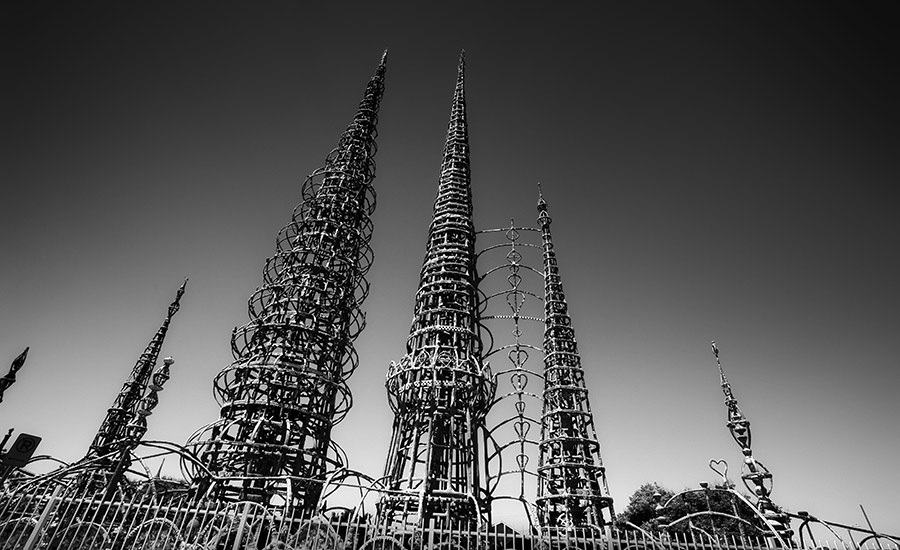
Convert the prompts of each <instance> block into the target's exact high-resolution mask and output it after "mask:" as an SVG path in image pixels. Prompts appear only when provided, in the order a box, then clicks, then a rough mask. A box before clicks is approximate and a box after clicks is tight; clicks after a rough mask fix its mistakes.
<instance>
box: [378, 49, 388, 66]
mask: <svg viewBox="0 0 900 550" xmlns="http://www.w3.org/2000/svg"><path fill="white" fill-rule="evenodd" d="M387 53H388V51H387V48H385V49H384V53H382V54H381V62H380V63H378V65H379V66H381V67H384V66H385V65H386V64H387Z"/></svg>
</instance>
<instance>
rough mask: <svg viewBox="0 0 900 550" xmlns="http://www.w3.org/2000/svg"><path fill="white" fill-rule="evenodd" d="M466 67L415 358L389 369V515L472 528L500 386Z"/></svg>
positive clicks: (419, 301)
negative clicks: (483, 270) (480, 269)
mask: <svg viewBox="0 0 900 550" xmlns="http://www.w3.org/2000/svg"><path fill="white" fill-rule="evenodd" d="M464 73H465V63H464V59H463V58H462V57H461V58H460V64H459V68H458V71H457V81H456V89H455V91H454V96H453V102H452V105H451V113H450V123H449V126H448V130H447V141H446V144H445V146H444V156H443V162H442V164H441V176H440V182H439V185H438V194H437V198H436V199H435V203H434V213H433V219H432V222H431V227H430V228H429V232H428V242H427V244H426V252H425V260H424V262H423V266H422V272H421V276H420V282H419V289H418V292H417V293H416V302H415V310H414V312H413V322H412V326H411V328H410V334H409V338H408V339H407V343H406V355H405V356H404V357H403V358H402V359H401V360H400V361H399V362H398V363H393V364H391V366H390V368H389V370H388V376H387V382H386V385H387V389H388V394H389V399H390V403H391V408H392V409H393V411H394V426H393V434H392V438H391V444H390V447H389V450H388V458H387V464H386V466H385V477H386V479H387V481H386V484H387V486H388V491H386V492H385V494H384V496H383V497H382V500H381V501H380V503H379V518H380V520H381V521H385V522H408V521H409V522H411V521H417V522H428V521H431V520H437V521H439V522H443V523H448V524H456V525H462V524H466V523H470V522H475V521H477V520H478V519H479V518H480V517H481V516H482V515H483V514H484V513H485V511H486V508H487V493H486V490H485V488H484V481H483V480H484V477H485V476H484V474H485V468H486V464H485V463H486V460H485V458H484V456H482V454H483V453H481V452H480V451H482V450H483V446H482V442H481V441H480V440H481V439H482V438H483V437H484V418H485V415H486V414H487V410H488V407H489V404H490V402H491V401H492V399H493V395H494V392H495V390H496V388H495V386H494V383H493V380H492V377H491V375H490V371H489V369H488V367H487V365H484V364H483V363H482V360H481V351H482V342H481V338H480V326H479V321H478V306H479V302H478V290H477V287H476V281H477V280H478V277H477V274H476V272H475V231H474V227H473V224H472V197H471V189H470V187H469V144H468V130H467V126H466V108H465V107H466V105H465V89H464Z"/></svg>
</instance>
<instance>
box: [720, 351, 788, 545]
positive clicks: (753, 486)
mask: <svg viewBox="0 0 900 550" xmlns="http://www.w3.org/2000/svg"><path fill="white" fill-rule="evenodd" d="M711 346H712V352H713V355H715V356H716V366H718V367H719V381H720V384H721V385H722V393H723V394H725V407H726V409H727V411H728V422H726V424H725V425H726V426H727V427H728V431H729V432H730V433H731V437H732V438H733V439H734V441H735V443H737V444H738V446H739V447H740V448H741V453H742V454H743V455H744V464H743V465H742V467H741V480H742V481H743V482H744V486H745V487H746V488H747V490H748V491H750V492H752V493H753V495H754V497H755V498H756V503H755V504H756V508H757V509H758V510H759V512H760V513H761V514H762V515H763V516H764V517H765V518H766V523H767V524H768V526H769V527H770V528H771V529H772V530H773V531H775V532H776V533H778V536H779V537H781V539H782V541H781V542H782V543H783V544H784V545H787V546H788V547H789V546H791V545H792V542H791V537H792V536H793V534H794V532H793V531H792V530H791V520H790V518H789V517H788V516H787V514H785V513H784V512H782V511H781V509H779V508H778V506H776V505H775V503H774V502H772V499H771V494H772V473H771V472H769V469H768V468H766V467H765V465H764V464H763V463H762V462H760V461H758V460H756V459H755V458H753V450H752V449H751V448H750V443H751V441H752V437H751V432H750V420H749V419H748V418H747V417H746V416H744V413H743V412H742V411H741V408H740V407H739V406H738V401H737V398H735V396H734V391H733V390H732V389H731V384H730V383H729V382H728V379H727V378H725V370H724V369H723V368H722V362H721V361H720V360H719V348H718V346H716V343H715V342H712V343H711Z"/></svg>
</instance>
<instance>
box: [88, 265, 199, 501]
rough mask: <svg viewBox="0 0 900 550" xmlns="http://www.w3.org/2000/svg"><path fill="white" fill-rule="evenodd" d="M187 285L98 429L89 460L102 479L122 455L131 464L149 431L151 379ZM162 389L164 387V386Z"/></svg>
mask: <svg viewBox="0 0 900 550" xmlns="http://www.w3.org/2000/svg"><path fill="white" fill-rule="evenodd" d="M187 282H188V280H187V279H185V280H184V282H183V283H182V284H181V287H180V288H179V289H178V292H177V293H176V294H175V300H174V301H173V302H172V303H171V304H170V305H169V309H168V311H167V312H166V318H165V319H164V320H163V322H162V325H161V326H160V327H159V330H157V331H156V334H154V335H153V338H151V339H150V343H149V344H147V348H146V349H144V353H142V354H141V356H140V357H139V358H138V360H137V363H135V365H134V368H132V369H131V374H130V375H129V377H128V379H127V380H126V381H125V384H124V385H123V386H122V389H121V390H120V391H119V394H118V395H117V396H116V399H115V401H114V402H113V405H112V407H110V408H109V410H108V411H107V413H106V417H105V418H104V419H103V423H102V424H101V425H100V429H99V430H97V434H96V435H95V436H94V440H93V442H91V446H90V448H89V449H88V452H87V455H86V457H85V458H86V459H96V460H94V461H93V462H92V466H91V469H92V470H93V471H94V472H95V473H99V474H100V475H101V477H102V476H103V475H107V474H112V473H113V472H114V471H115V470H116V465H117V464H118V463H119V462H120V457H121V456H125V457H126V458H125V459H124V461H125V462H128V463H130V458H127V455H128V454H129V453H130V452H131V451H132V450H133V449H134V448H135V447H136V446H137V444H138V443H140V440H141V438H142V437H143V435H144V433H145V432H146V430H147V427H146V419H145V418H144V417H145V416H147V415H148V414H149V412H150V411H151V410H152V409H153V406H155V405H156V403H155V402H153V404H152V406H150V407H149V409H148V408H147V405H148V403H145V402H144V399H145V398H146V397H147V396H148V395H149V394H148V393H147V388H148V387H150V386H152V385H153V384H152V382H153V380H152V378H151V376H152V375H153V369H154V367H156V363H157V361H158V360H159V352H160V350H161V349H162V345H163V341H164V340H165V338H166V333H167V332H168V330H169V324H170V323H171V322H172V318H173V317H174V316H175V314H176V313H177V312H178V309H179V308H180V307H181V297H182V296H183V295H184V290H185V288H186V286H187ZM170 364H171V360H170V359H168V358H167V359H166V365H165V367H163V369H160V370H165V371H166V372H168V367H169V365H170ZM166 378H168V376H166ZM159 389H162V388H161V387H160V388H159ZM157 391H158V390H151V391H150V394H152V395H153V396H154V397H155V395H156V392H157ZM126 467H127V465H126ZM93 479H97V480H99V479H101V478H100V477H95V478H93ZM104 483H105V482H104Z"/></svg>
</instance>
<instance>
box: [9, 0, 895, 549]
mask: <svg viewBox="0 0 900 550" xmlns="http://www.w3.org/2000/svg"><path fill="white" fill-rule="evenodd" d="M312 4H315V5H312ZM363 6H364V7H363ZM852 8H855V9H852ZM857 9H858V10H859V11H857ZM0 10H2V12H0V25H2V30H0V35H2V40H3V47H2V51H0V56H2V67H3V71H2V74H3V79H2V80H3V84H2V87H0V90H2V94H3V101H2V107H0V109H2V119H0V128H2V130H0V135H2V147H0V151H2V153H0V155H2V163H0V170H2V172H0V178H2V182H3V192H4V193H3V200H2V215H0V258H2V262H3V263H2V266H3V267H2V270H0V368H2V369H4V371H5V368H6V366H5V365H7V364H8V363H9V362H10V361H12V359H13V358H14V357H15V356H16V355H17V354H18V353H19V352H20V351H21V350H22V349H23V348H24V347H25V346H31V353H30V356H29V359H28V362H27V363H26V365H25V368H24V369H23V370H22V371H21V372H20V375H19V380H18V382H17V383H16V384H15V385H14V386H13V387H12V388H11V389H10V390H8V391H7V393H6V398H5V400H4V402H3V403H2V404H0V419H2V420H0V428H3V429H5V428H6V427H15V428H16V430H17V431H23V432H28V433H32V434H36V435H40V436H42V437H43V438H44V441H43V443H42V444H41V448H40V451H41V452H44V453H50V454H53V455H56V456H59V457H61V458H63V459H66V460H75V459H77V458H79V457H80V456H81V455H83V454H84V452H85V451H86V449H87V446H88V444H89V443H90V440H91V438H92V437H93V434H94V433H95V431H96V429H97V428H98V426H99V425H100V422H101V421H102V418H103V416H104V414H105V411H106V409H107V407H109V405H110V404H111V403H112V400H113V398H114V397H115V394H116V392H117V391H118V390H119V388H120V387H121V385H122V383H123V381H124V380H125V377H126V376H127V374H128V373H129V372H130V369H131V367H132V366H133V364H134V362H135V360H136V359H137V357H138V356H139V354H140V353H141V351H142V350H143V349H144V347H145V346H146V344H147V342H148V341H149V339H150V337H151V336H152V335H153V333H154V332H155V331H156V329H157V327H158V326H159V324H160V322H161V321H162V319H163V316H164V313H165V309H166V307H167V305H168V303H169V302H170V301H171V299H172V298H173V297H174V294H175V291H176V289H177V287H178V285H179V284H180V283H181V280H182V278H183V277H185V276H188V277H190V278H191V281H190V283H189V285H188V289H187V293H186V295H185V297H184V299H183V301H182V309H181V312H179V313H178V315H177V316H176V318H175V320H174V321H173V323H172V328H171V330H170V333H169V337H168V339H167V341H166V344H165V347H164V350H163V353H164V354H166V355H172V356H174V357H175V359H176V364H175V365H174V367H173V372H172V374H173V376H172V379H171V381H170V382H169V384H168V386H167V387H166V389H165V391H164V392H163V393H162V394H161V396H160V399H161V401H160V405H159V407H158V408H157V409H156V414H154V415H153V416H152V417H151V418H150V423H151V427H150V431H149V433H148V437H150V438H159V439H168V440H172V441H176V442H183V441H185V440H186V439H187V437H188V436H189V435H190V434H191V432H193V431H194V430H195V429H197V428H199V427H201V426H202V425H203V424H205V423H207V422H210V421H212V420H214V419H215V418H217V416H218V409H217V406H216V404H215V401H214V400H213V398H212V396H211V387H212V378H213V376H214V375H215V373H216V372H217V371H218V370H219V369H221V368H223V367H224V366H226V365H227V364H228V363H229V362H230V360H231V355H230V349H229V336H230V333H231V329H232V327H233V326H235V325H239V324H243V323H245V322H246V321H247V318H248V317H247V313H246V300H247V298H248V297H249V296H250V294H251V293H252V292H253V290H254V289H255V288H256V287H257V286H258V285H259V283H260V280H261V273H262V267H263V264H264V261H265V259H266V257H267V256H269V255H271V254H272V253H273V251H274V245H275V235H276V233H277V232H278V230H279V229H280V228H281V227H282V226H283V225H284V224H286V223H287V222H288V221H289V220H290V215H291V210H292V208H293V207H294V206H295V205H296V204H297V203H298V202H299V189H300V183H301V182H302V180H303V179H304V177H305V175H306V174H308V173H310V172H312V171H313V170H315V169H316V168H318V167H319V166H321V165H322V163H323V160H324V158H325V155H326V154H327V153H328V151H330V150H331V148H333V147H334V146H335V144H336V143H337V140H338V137H339V136H340V134H341V132H342V131H343V130H344V129H345V128H346V125H347V124H348V123H349V122H350V120H351V119H352V116H353V114H354V112H355V109H356V105H357V103H358V102H359V100H360V99H361V97H362V92H363V90H364V87H365V84H366V82H367V80H368V78H369V77H370V76H371V74H372V73H373V72H374V69H375V66H376V65H377V62H378V58H379V56H380V55H381V52H382V50H383V49H384V48H386V47H387V48H389V50H390V54H389V61H388V70H387V78H386V91H385V97H384V101H383V102H382V106H381V112H380V123H379V127H378V130H379V138H378V149H379V152H378V155H377V156H376V162H377V164H378V167H377V172H376V175H377V177H376V180H375V186H376V189H377V193H378V208H377V210H376V212H375V214H374V217H373V219H374V223H375V234H374V238H373V241H372V245H373V247H374V250H375V264H374V266H373V268H372V271H371V272H370V275H369V281H370V282H371V284H372V295H371V296H370V297H369V299H368V300H367V301H366V302H365V304H364V309H365V310H366V311H367V312H368V316H369V327H368V328H367V330H366V331H365V332H364V333H363V334H362V336H361V337H360V338H359V339H358V340H357V350H358V351H359V353H360V356H361V358H362V362H361V366H360V368H359V370H358V371H357V373H356V374H355V375H354V377H353V378H352V379H351V380H350V386H351V388H352V390H353V392H354V397H355V403H356V404H355V406H354V408H353V409H352V410H351V412H350V415H349V416H348V418H347V419H346V420H345V421H344V423H342V424H341V425H339V427H338V428H337V429H336V430H335V438H336V439H337V440H338V442H340V443H341V444H342V445H343V446H344V448H345V449H346V450H347V452H348V454H349V455H350V459H351V466H353V467H355V468H356V469H358V470H361V471H364V472H367V473H370V474H373V475H380V473H381V470H382V468H383V464H384V459H385V454H386V452H387V446H388V443H389V441H388V438H389V433H390V421H391V415H390V411H389V408H388V405H387V401H386V397H385V391H384V389H383V381H384V375H385V373H386V370H387V367H388V364H389V362H390V361H392V360H399V359H400V357H402V355H403V353H404V343H405V338H406V336H407V333H408V330H409V320H410V317H411V314H412V304H413V296H414V293H415V289H416V285H417V281H418V273H419V270H420V268H421V261H422V257H423V254H424V244H425V237H426V231H427V227H428V223H429V220H430V214H431V204H432V201H433V199H434V194H435V191H436V187H437V179H438V172H439V165H440V157H441V149H442V146H443V141H444V137H445V132H446V124H447V118H448V115H449V106H450V99H451V96H452V90H453V83H454V78H455V66H456V59H457V56H458V54H459V51H460V49H463V48H464V49H465V50H466V52H467V58H468V68H467V80H466V81H467V89H466V94H467V101H468V115H469V125H470V126H469V129H470V143H471V149H472V173H473V176H472V185H473V194H474V200H475V212H476V213H475V223H476V226H477V227H478V228H479V229H486V228H491V227H500V226H503V225H505V224H508V223H509V219H510V218H516V220H517V222H520V223H527V224H532V223H533V220H534V218H535V214H536V211H535V207H534V205H535V201H536V187H535V183H536V182H538V181H540V182H542V184H543V186H544V194H545V197H546V198H547V200H548V202H549V204H550V209H551V214H552V215H553V218H554V225H553V230H554V237H555V239H556V242H557V252H558V255H559V262H560V268H561V272H562V276H563V282H564V285H565V289H566V292H567V295H568V298H569V301H570V309H571V314H572V317H573V322H574V326H575V329H576V332H577V335H578V338H579V346H580V350H581V352H582V358H583V364H584V366H585V368H586V370H587V374H586V378H587V381H588V384H589V388H590V396H591V400H592V408H593V410H594V414H595V416H596V424H597V427H598V432H599V437H600V440H601V443H602V444H603V458H604V461H605V463H606V466H607V468H608V479H609V485H610V490H611V492H612V495H613V497H614V498H615V499H616V505H617V507H618V508H619V509H622V508H624V506H625V504H626V503H627V499H628V496H629V495H630V494H631V493H632V492H633V491H634V490H635V489H636V488H637V487H638V486H640V485H641V484H642V483H644V482H648V481H658V482H660V483H662V484H664V485H666V486H668V487H670V488H673V489H676V490H677V489H682V488H684V487H687V486H691V487H694V486H696V484H697V482H699V481H701V480H713V479H714V478H715V476H714V474H712V472H711V471H710V470H709V469H708V467H707V461H708V460H709V459H710V458H721V459H726V460H728V461H729V463H731V465H732V478H733V479H737V474H736V473H734V472H735V470H737V466H738V465H739V460H740V453H739V450H738V448H737V446H736V445H735V444H734V442H733V441H732V440H731V438H730V437H729V435H728V431H727V429H726V428H725V426H724V422H725V408H724V405H723V403H722V394H721V391H720V389H719V386H718V378H717V372H716V369H715V361H714V358H713V356H712V354H711V353H710V350H709V341H710V340H713V339H715V340H717V342H718V343H719V347H720V350H721V356H722V360H723V365H724V367H725V369H726V372H727V373H728V375H729V379H730V380H731V382H732V383H733V385H734V389H735V393H736V396H737V398H738V399H739V401H740V405H741V407H742V409H743V411H744V412H745V413H746V414H747V416H748V417H749V418H750V420H751V422H752V427H753V433H754V451H755V456H756V457H757V458H759V459H760V460H761V461H763V462H764V463H765V464H766V465H767V466H768V467H769V468H770V469H771V470H772V472H773V474H774V479H775V490H774V493H773V498H774V500H775V501H776V502H777V503H779V504H781V505H783V506H785V507H787V508H788V509H790V510H792V511H798V510H809V511H810V512H811V513H813V514H816V515H818V516H820V517H822V518H825V519H832V520H835V521H841V522H846V523H855V524H862V523H863V521H864V520H863V518H862V515H861V513H860V511H859V504H863V505H864V506H866V509H867V511H868V513H869V515H870V517H871V519H872V521H873V522H874V524H875V526H876V527H877V528H880V529H882V530H885V531H893V532H894V533H898V532H900V504H898V502H900V501H898V496H897V495H898V494H900V478H898V474H897V467H896V464H897V460H898V459H897V457H898V456H900V400H898V399H897V393H898V387H900V369H898V359H897V342H898V340H900V338H898V335H900V314H898V311H900V290H898V288H900V287H898V283H897V281H898V280H900V257H898V252H897V251H898V244H900V243H898V240H900V239H898V235H900V223H898V215H897V206H898V202H897V200H896V198H895V193H893V192H891V189H892V188H893V187H894V186H896V183H897V178H898V175H900V155H898V152H900V134H898V130H897V128H898V123H900V102H898V100H897V98H898V97H900V82H898V71H897V66H898V65H900V60H898V56H897V49H898V48H897V45H898V44H897V41H898V35H897V32H896V29H897V28H898V24H900V20H898V17H897V16H896V14H895V13H893V12H890V11H888V10H887V9H885V8H877V9H876V8H873V7H872V6H867V7H862V6H860V5H857V4H848V3H830V2H816V3H809V4H801V3H789V4H782V3H752V4H749V3H746V4H742V5H738V4H728V5H723V4H721V3H712V2H710V3H699V2H691V3H671V2H670V3H644V2H629V3H618V4H603V5H600V6H599V7H597V8H596V9H595V10H594V11H592V12H586V11H580V10H578V9H576V8H575V7H573V6H568V7H567V6H566V5H564V4H561V5H554V9H553V11H552V12H548V11H547V10H546V9H536V8H527V7H524V6H517V7H515V8H511V7H510V8H501V7H486V6H484V5H482V4H475V3H473V4H466V3H459V4H455V5H454V6H453V7H452V8H451V7H450V6H449V5H446V6H444V7H442V8H440V9H436V8H425V7H423V6H422V5H420V4H418V3H409V4H406V5H391V6H378V5H377V4H372V3H367V4H364V5H361V6H357V7H354V5H353V3H347V2H341V3H334V4H333V6H332V4H329V3H326V2H320V3H302V7H301V3H296V4H294V3H287V2H272V3H265V4H263V3H240V2H181V3H174V2H173V3H165V2H153V3H142V4H141V3H138V4H135V3H104V4H100V3H81V2H79V3H59V4H58V5H51V4H49V3H42V2H27V3H10V2H7V3H4V4H3V6H2V8H0ZM167 468H168V467H167Z"/></svg>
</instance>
